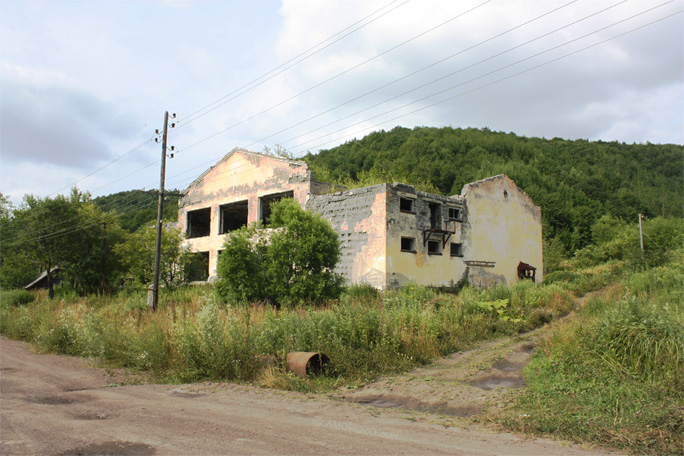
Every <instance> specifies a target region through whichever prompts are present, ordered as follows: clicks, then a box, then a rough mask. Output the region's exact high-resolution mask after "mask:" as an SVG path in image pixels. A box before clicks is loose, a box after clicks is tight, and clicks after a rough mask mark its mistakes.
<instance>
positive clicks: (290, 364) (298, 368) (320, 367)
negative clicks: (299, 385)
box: [287, 352, 330, 378]
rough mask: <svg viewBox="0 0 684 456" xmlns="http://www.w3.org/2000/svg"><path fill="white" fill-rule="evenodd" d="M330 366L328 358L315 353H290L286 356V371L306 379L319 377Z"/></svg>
mask: <svg viewBox="0 0 684 456" xmlns="http://www.w3.org/2000/svg"><path fill="white" fill-rule="evenodd" d="M328 364H330V358H329V357H328V356H327V355H324V354H323V353H317V352H290V353H288V354H287V370H289V371H290V372H293V373H295V374H296V375H299V376H300V377H303V378H306V377H307V376H309V375H320V374H322V373H323V371H324V370H325V368H326V366H327V365H328Z"/></svg>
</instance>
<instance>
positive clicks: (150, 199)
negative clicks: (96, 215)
mask: <svg viewBox="0 0 684 456" xmlns="http://www.w3.org/2000/svg"><path fill="white" fill-rule="evenodd" d="M169 192H170V193H178V190H170V191H169ZM93 201H94V202H95V205H96V206H97V207H98V208H99V209H101V210H103V211H105V212H116V213H117V214H118V215H119V224H120V225H121V228H123V229H125V230H126V231H128V232H131V233H132V232H134V231H135V230H137V229H138V228H140V227H141V226H143V225H145V224H147V223H154V221H155V219H156V218H157V204H158V196H157V194H156V193H154V192H150V193H148V192H145V191H143V190H130V191H126V192H119V193H113V194H111V195H107V196H98V197H97V198H95V199H94V200H93ZM164 220H165V221H168V222H175V221H176V220H178V197H177V196H166V198H165V199H164Z"/></svg>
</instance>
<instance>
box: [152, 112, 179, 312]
mask: <svg viewBox="0 0 684 456" xmlns="http://www.w3.org/2000/svg"><path fill="white" fill-rule="evenodd" d="M173 118H174V119H175V118H176V115H175V114H174V115H173ZM175 126H176V124H171V128H174V127H175ZM168 132H169V111H166V112H165V113H164V132H163V134H162V152H161V172H160V177H159V204H158V206H157V248H156V250H155V256H154V283H153V284H152V290H151V291H152V299H151V302H150V299H149V293H148V300H147V308H148V310H151V311H152V312H155V311H156V310H157V305H158V303H159V269H160V266H161V237H162V228H163V226H162V225H163V220H162V219H163V218H164V181H165V180H166V140H167V136H168ZM156 133H157V134H159V130H157V131H156ZM158 140H159V138H156V139H155V141H158ZM171 150H173V147H172V148H171ZM171 157H173V154H172V155H171Z"/></svg>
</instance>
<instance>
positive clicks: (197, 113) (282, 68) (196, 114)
mask: <svg viewBox="0 0 684 456" xmlns="http://www.w3.org/2000/svg"><path fill="white" fill-rule="evenodd" d="M399 1H401V3H400V4H399V5H396V6H394V7H393V8H391V9H390V10H388V11H385V12H384V13H382V14H380V15H379V16H377V17H375V18H373V19H371V20H370V21H368V22H366V23H365V24H362V25H360V26H359V27H357V28H355V29H353V30H351V31H350V32H348V33H346V34H344V35H342V36H340V37H339V38H337V39H335V40H334V41H331V40H333V39H334V38H335V37H337V36H338V35H341V34H343V33H344V32H346V31H347V30H349V29H351V28H353V27H354V26H356V25H358V24H361V23H362V22H364V21H366V20H367V19H369V18H371V17H372V16H374V15H376V14H378V13H379V12H380V11H382V10H384V9H387V8H389V7H390V6H392V5H394V4H395V3H397V2H399ZM409 1H410V0H403V1H402V0H393V1H391V2H390V3H388V4H386V5H384V6H383V7H381V8H379V9H377V10H375V11H374V12H372V13H371V14H369V15H367V16H365V17H364V18H362V19H360V20H358V21H356V22H354V23H352V24H351V25H349V26H347V27H346V28H344V29H342V30H341V31H339V32H337V33H335V34H334V35H331V36H330V37H328V38H326V39H325V40H323V41H321V42H320V43H318V44H316V45H315V46H312V47H311V48H309V49H307V50H306V51H304V52H302V53H300V54H298V55H296V56H295V57H293V58H291V59H290V60H288V61H286V62H284V63H282V64H281V65H279V66H277V67H275V68H273V69H272V70H270V71H268V72H266V73H265V74H263V75H261V76H259V77H258V78H255V79H254V80H252V81H251V82H249V83H247V84H245V85H243V86H241V87H239V88H238V89H236V90H234V91H233V92H231V93H229V94H228V95H225V96H224V97H222V98H219V99H218V100H216V101H214V102H213V103H210V104H209V105H207V106H205V107H204V108H201V109H199V110H197V111H195V112H193V113H191V114H190V115H189V116H188V118H189V120H185V121H184V123H183V124H182V125H178V128H181V127H182V126H184V125H188V124H190V123H191V122H194V121H195V120H197V119H199V118H200V117H202V116H204V115H206V114H208V113H209V112H211V111H213V110H215V109H217V108H219V107H220V106H223V105H225V104H226V103H228V102H229V101H231V100H233V99H235V98H237V97H238V96H240V95H243V94H244V93H247V92H248V91H250V90H252V89H254V88H256V87H258V86H259V85H261V84H263V83H265V82H267V81H269V80H270V79H272V78H274V77H275V76H277V75H279V74H282V73H283V72H285V71H287V70H288V69H290V68H292V67H294V66H296V65H298V64H299V63H301V62H303V61H304V60H306V59H308V58H310V57H312V56H314V55H316V54H317V53H319V52H321V51H323V50H324V49H326V48H328V47H330V46H332V45H333V44H335V43H337V42H339V41H341V40H343V39H344V38H346V37H348V36H350V35H351V34H353V33H355V32H356V31H358V30H360V29H361V28H363V27H365V26H367V25H369V24H371V23H372V22H374V21H376V20H378V19H380V18H381V17H383V16H385V15H387V14H389V13H390V12H392V11H394V10H396V9H397V8H399V7H401V6H403V5H405V4H406V3H408V2H409ZM328 41H331V42H330V43H328V44H327V45H325V46H323V45H324V44H325V43H326V42H328ZM321 46H322V47H321ZM318 47H320V49H318V50H316V51H315V52H312V53H311V54H309V55H306V54H307V53H309V52H311V51H313V50H314V49H316V48H318ZM305 55H306V56H305ZM303 56H305V57H303ZM300 57H303V58H301V59H300V60H297V59H299V58H300ZM295 60H297V61H296V62H295ZM292 62H294V63H292ZM290 63H292V64H291V65H288V64H290ZM277 70H280V71H278V72H277V73H275V74H273V75H271V76H270V77H267V76H268V75H269V74H271V73H273V72H274V71H277ZM264 78H266V79H264ZM260 79H263V80H262V81H261V82H259V83H258V84H255V85H254V86H252V87H249V88H248V89H246V90H244V91H243V92H241V93H240V94H238V95H237V96H236V97H233V98H231V99H229V100H225V99H226V98H227V97H230V96H231V95H233V94H235V93H237V92H238V91H240V90H242V89H245V88H247V87H248V86H250V85H251V84H254V83H256V82H257V81H259V80H260ZM224 100H225V101H224ZM222 101H223V102H222ZM217 103H220V104H218V105H217ZM214 105H217V106H214ZM209 108H211V109H209ZM202 111H205V112H202ZM200 113H201V114H200ZM153 138H154V137H151V138H149V139H148V140H146V141H145V142H143V143H141V144H139V145H137V146H135V147H133V148H132V149H130V150H129V151H128V152H126V153H124V154H122V155H120V156H119V157H117V158H116V159H114V160H112V161H111V162H109V163H107V164H106V165H104V166H102V167H100V168H98V169H96V170H94V171H92V172H91V173H89V174H87V175H85V176H83V177H82V178H80V179H78V180H77V181H75V182H74V183H73V184H70V185H68V186H66V187H63V188H61V189H59V190H57V191H55V192H53V193H51V194H50V195H48V196H52V195H55V194H57V193H60V192H62V191H64V190H67V189H70V188H73V187H75V186H77V184H78V183H79V182H81V181H83V180H84V179H86V178H88V177H90V176H92V175H94V174H96V173H98V172H100V171H102V170H103V169H105V168H107V167H108V166H110V165H112V164H114V163H116V162H118V161H119V160H121V159H123V158H125V157H127V156H128V155H130V154H132V153H133V152H135V151H136V150H139V149H140V148H142V147H143V146H144V145H145V144H147V143H148V142H151V141H152V140H153ZM148 166H150V165H148ZM146 167H147V166H146ZM132 174H135V173H131V174H129V175H127V176H125V177H129V176H130V175H132ZM125 177H124V178H125ZM122 179H123V178H122ZM122 179H118V180H116V181H114V182H110V183H109V184H108V185H111V184H112V183H115V182H118V181H120V180H122ZM105 187H106V186H105ZM101 188H103V187H101ZM95 191H96V190H95Z"/></svg>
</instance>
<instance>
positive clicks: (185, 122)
mask: <svg viewBox="0 0 684 456" xmlns="http://www.w3.org/2000/svg"><path fill="white" fill-rule="evenodd" d="M398 1H400V0H394V1H392V2H390V3H388V4H387V5H385V6H383V7H382V8H380V9H378V10H376V11H374V12H373V13H371V14H369V15H368V16H366V17H364V18H362V19H360V20H358V21H356V22H354V23H353V24H351V25H349V26H348V27H346V28H344V29H342V30H341V31H339V32H337V33H336V34H334V35H332V36H330V37H328V38H326V39H325V40H323V41H321V42H320V43H318V44H316V45H315V46H312V47H310V48H309V49H307V50H306V51H304V52H302V53H300V54H298V55H296V56H295V57H292V58H291V59H290V60H288V61H286V62H284V63H282V64H280V65H278V66H277V67H275V68H273V69H272V70H270V71H268V72H266V73H264V74H263V75H261V76H259V77H258V78H255V79H253V80H252V81H250V82H248V83H247V84H245V85H243V86H241V87H239V88H237V89H235V90H234V91H232V92H230V93H229V94H227V95H225V96H223V97H221V98H219V99H218V100H216V101H214V102H213V103H210V104H209V105H207V106H205V107H204V108H201V109H199V110H197V111H195V112H193V113H191V114H189V115H188V119H189V120H183V123H182V124H181V125H179V127H183V126H185V125H188V124H190V123H191V122H194V121H195V120H197V119H199V118H200V117H202V116H204V115H206V114H208V113H210V112H211V111H214V110H215V109H217V108H219V107H221V106H223V105H225V104H226V103H228V102H230V101H232V100H235V99H236V98H238V97H240V96H241V95H244V94H245V93H247V92H249V91H251V90H253V89H255V88H256V87H259V86H260V85H262V84H264V83H265V82H267V81H269V80H271V79H273V78H274V77H276V76H278V75H280V74H282V73H284V72H285V71H287V70H289V69H290V68H292V67H294V66H296V65H299V64H300V63H302V62H303V61H305V60H307V59H309V58H310V57H313V56H314V55H316V54H318V53H319V52H321V51H323V50H324V49H326V48H328V47H330V46H332V45H333V44H335V43H337V42H339V41H341V40H343V39H344V38H346V37H348V36H350V35H351V34H353V33H355V32H357V31H358V30H360V29H362V28H363V27H365V26H367V25H369V24H371V23H373V22H375V21H376V20H378V19H380V18H381V17H383V16H385V15H387V14H389V13H391V12H392V11H394V10H395V9H397V8H399V7H401V6H403V5H405V4H406V3H408V2H409V1H410V0H405V1H403V2H402V3H401V4H399V5H397V6H395V7H394V8H392V9H391V10H389V11H386V12H384V13H383V14H381V15H380V16H378V17H376V18H374V19H372V20H370V21H368V22H367V23H365V24H363V25H361V26H359V27H358V28H356V29H354V30H352V31H351V32H349V33H347V34H345V35H343V36H341V37H340V38H338V39H336V40H334V41H332V42H331V43H328V44H327V45H325V46H323V47H321V48H320V49H318V50H316V51H315V52H312V53H311V54H310V55H307V56H306V57H303V58H302V59H300V60H298V61H296V62H294V63H292V64H291V65H289V64H290V63H291V62H293V61H295V60H296V59H299V58H300V57H302V56H304V55H306V54H307V53H308V52H310V51H313V50H314V49H316V48H317V47H319V46H322V45H323V44H325V43H326V42H328V41H330V40H332V39H333V38H335V37H336V36H338V35H340V34H342V33H344V32H345V31H347V30H349V29H350V28H352V27H354V26H355V25H357V24H359V23H361V22H363V21H365V20H366V19H368V18H370V17H371V16H373V15H375V14H377V13H378V12H380V11H382V10H383V9H385V8H387V7H389V6H391V5H392V4H394V3H397V2H398ZM283 67H284V68H283ZM281 68H282V69H281ZM277 70H280V71H278V72H277V73H275V74H273V75H271V76H269V77H267V76H268V75H269V74H271V73H273V72H274V71H277ZM262 78H265V79H264V80H263V81H260V82H259V83H258V84H255V85H253V86H252V87H249V86H250V85H251V84H254V83H256V82H257V81H259V80H260V79H262ZM247 87H249V88H247ZM242 89H246V90H244V91H242V92H240V91H241V90H242ZM238 92H240V93H238ZM236 93H238V94H237V95H235V96H234V97H232V98H230V99H228V100H225V99H226V98H228V97H230V96H231V95H234V94H236ZM224 100H225V101H224ZM217 103H220V104H218V105H217ZM214 105H216V106H214ZM209 108H211V109H209ZM205 110H206V111H205ZM202 111H205V112H202ZM200 113H202V114H200Z"/></svg>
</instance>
